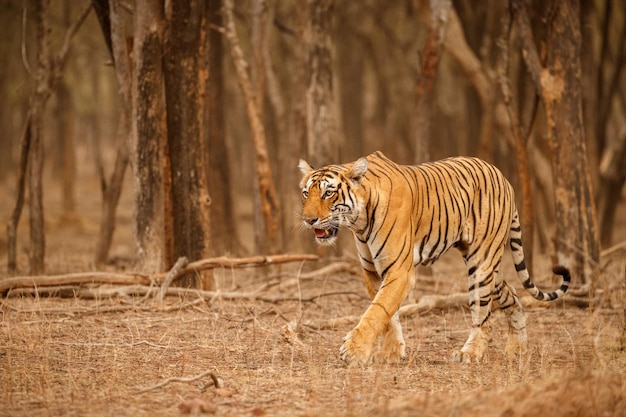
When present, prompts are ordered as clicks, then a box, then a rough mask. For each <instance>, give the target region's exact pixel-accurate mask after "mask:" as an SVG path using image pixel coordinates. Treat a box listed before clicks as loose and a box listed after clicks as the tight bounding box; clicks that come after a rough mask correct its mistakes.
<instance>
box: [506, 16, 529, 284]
mask: <svg viewBox="0 0 626 417" xmlns="http://www.w3.org/2000/svg"><path fill="white" fill-rule="evenodd" d="M505 33H507V34H508V35H509V38H508V39H507V40H506V43H504V45H503V46H502V59H501V60H502V62H501V65H502V68H501V69H500V77H499V78H500V89H501V91H502V96H503V99H504V104H505V105H506V109H507V113H508V116H509V117H508V119H509V122H510V129H511V136H513V143H514V151H515V159H516V162H517V173H518V178H519V182H520V189H521V201H522V205H521V210H520V217H521V224H522V231H523V232H526V233H525V234H524V235H525V236H526V238H525V239H524V255H525V257H526V266H527V268H528V272H529V273H530V274H531V276H532V272H533V258H534V246H535V245H534V239H533V238H534V235H533V231H534V223H535V218H534V208H533V197H532V190H531V187H530V183H531V175H530V169H529V163H528V138H527V137H524V136H523V134H522V129H521V123H520V121H519V118H518V116H517V112H516V111H515V108H514V106H513V103H512V98H513V97H512V92H511V82H510V79H509V44H510V42H511V38H510V34H511V19H510V18H509V19H507V20H506V24H505ZM522 54H524V55H526V54H527V52H526V51H522Z"/></svg>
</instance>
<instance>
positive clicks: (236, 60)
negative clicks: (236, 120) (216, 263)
mask: <svg viewBox="0 0 626 417" xmlns="http://www.w3.org/2000/svg"><path fill="white" fill-rule="evenodd" d="M224 12H225V14H224V16H225V34H226V38H227V39H228V43H229V45H230V48H229V49H230V54H231V57H232V59H233V64H234V65H235V70H236V71H237V81H238V82H239V87H240V89H241V91H242V93H243V96H244V100H245V102H246V109H247V113H248V119H249V121H250V126H251V129H252V139H253V142H254V149H255V153H256V157H255V160H256V173H257V181H258V187H259V192H260V197H261V209H262V212H263V219H264V228H265V233H266V242H267V245H268V246H267V248H268V249H267V250H268V251H270V252H275V251H276V250H277V249H278V248H280V237H281V236H280V221H279V219H280V203H279V201H278V197H277V195H276V189H275V186H274V180H273V178H272V168H271V165H270V160H269V154H268V148H267V139H266V137H265V128H264V126H263V122H262V120H261V117H260V115H259V110H258V108H257V106H256V98H255V94H254V91H253V89H252V85H251V82H250V78H249V77H248V73H247V71H246V67H247V63H246V61H245V59H244V56H243V52H242V51H241V47H240V46H239V38H238V36H237V31H236V28H235V22H234V18H233V5H232V2H231V1H230V0H224Z"/></svg>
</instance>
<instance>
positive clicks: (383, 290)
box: [339, 268, 413, 365]
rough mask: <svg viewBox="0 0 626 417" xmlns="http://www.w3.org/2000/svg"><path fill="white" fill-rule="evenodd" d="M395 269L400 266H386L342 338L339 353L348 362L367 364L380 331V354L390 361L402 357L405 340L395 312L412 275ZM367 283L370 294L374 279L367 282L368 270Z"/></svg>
mask: <svg viewBox="0 0 626 417" xmlns="http://www.w3.org/2000/svg"><path fill="white" fill-rule="evenodd" d="M397 269H399V268H395V269H394V268H391V269H389V271H388V273H387V275H386V276H385V279H384V280H383V282H382V284H381V286H380V289H379V290H378V291H377V292H376V293H375V294H374V295H373V299H372V302H371V304H370V306H369V307H368V308H367V310H366V311H365V313H364V314H363V316H362V317H361V320H360V321H359V323H358V324H357V326H356V327H355V328H354V329H352V330H351V331H350V332H348V334H347V335H346V337H344V339H343V340H344V343H343V345H342V346H341V348H340V349H339V353H340V355H341V359H342V360H344V361H345V362H347V363H348V364H360V365H366V364H367V363H369V361H370V359H371V356H372V350H373V348H374V345H375V343H376V340H377V339H378V336H379V335H381V333H383V332H384V339H383V354H384V355H385V356H386V357H387V358H388V359H390V360H392V361H397V360H399V359H401V358H403V357H404V355H405V343H404V339H403V337H402V328H401V326H400V320H399V317H398V315H397V312H398V308H400V304H402V301H403V300H404V298H405V297H406V295H407V292H408V291H409V288H410V286H411V285H410V284H411V280H410V277H411V276H413V275H412V273H411V274H406V272H404V273H403V272H400V271H398V270H397ZM370 278H373V276H372V277H370ZM366 284H367V287H368V292H370V296H372V293H373V291H372V288H374V286H373V285H372V284H373V281H370V282H368V276H367V272H366Z"/></svg>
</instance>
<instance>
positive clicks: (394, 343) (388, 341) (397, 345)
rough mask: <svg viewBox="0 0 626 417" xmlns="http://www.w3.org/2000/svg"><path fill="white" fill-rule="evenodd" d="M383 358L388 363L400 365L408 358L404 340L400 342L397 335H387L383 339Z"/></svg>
mask: <svg viewBox="0 0 626 417" xmlns="http://www.w3.org/2000/svg"><path fill="white" fill-rule="evenodd" d="M381 356H382V358H383V360H384V361H385V362H387V363H399V362H400V361H402V360H403V359H404V358H406V344H405V343H404V339H400V340H398V339H397V337H396V336H395V335H390V334H387V335H386V336H385V338H384V339H383V346H382V352H381Z"/></svg>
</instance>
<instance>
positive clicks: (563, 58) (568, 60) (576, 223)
mask: <svg viewBox="0 0 626 417" xmlns="http://www.w3.org/2000/svg"><path fill="white" fill-rule="evenodd" d="M557 9H558V10H556V12H555V14H554V20H553V21H552V23H551V24H552V27H551V30H550V31H549V35H548V43H547V45H548V56H547V62H546V63H547V69H544V70H542V72H541V87H542V94H541V97H542V101H543V104H544V107H545V110H546V119H547V123H548V137H549V140H550V142H551V143H552V146H553V152H554V153H553V164H552V166H553V171H554V178H555V202H556V218H557V230H556V236H557V241H556V247H557V256H558V262H559V263H560V264H562V265H565V266H567V267H568V268H570V271H571V273H572V276H574V277H577V276H578V277H580V278H581V280H582V282H593V279H594V278H595V276H596V275H597V273H598V271H597V265H598V261H599V257H600V251H599V244H598V226H597V220H596V207H595V202H594V198H593V192H592V189H591V180H590V176H589V168H588V162H587V150H586V144H585V137H584V132H585V130H584V126H583V119H582V98H581V91H582V84H581V64H580V55H579V51H580V47H581V38H580V20H579V19H580V18H579V15H580V5H579V2H578V1H576V0H573V1H566V2H559V6H558V7H557Z"/></svg>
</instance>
